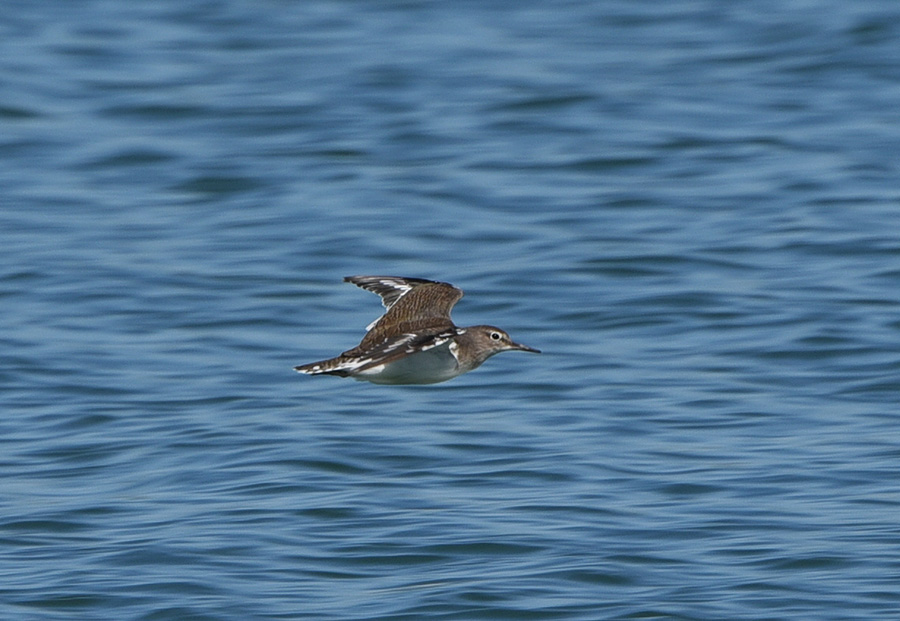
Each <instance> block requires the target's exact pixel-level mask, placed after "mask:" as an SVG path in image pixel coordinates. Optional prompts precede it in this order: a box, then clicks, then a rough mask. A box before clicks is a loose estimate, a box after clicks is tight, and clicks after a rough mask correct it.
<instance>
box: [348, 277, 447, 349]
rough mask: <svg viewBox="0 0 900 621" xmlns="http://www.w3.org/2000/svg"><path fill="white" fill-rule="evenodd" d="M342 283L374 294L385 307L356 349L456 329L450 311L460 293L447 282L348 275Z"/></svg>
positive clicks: (369, 347)
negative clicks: (423, 333)
mask: <svg viewBox="0 0 900 621" xmlns="http://www.w3.org/2000/svg"><path fill="white" fill-rule="evenodd" d="M344 280H346V281H347V282H352V283H353V284H355V285H358V286H360V287H362V288H364V289H367V290H369V291H373V292H374V293H377V294H378V295H380V296H381V298H382V301H383V302H384V305H385V306H386V307H387V311H386V312H385V313H384V315H383V316H382V317H381V318H380V319H378V320H377V321H376V322H374V323H373V324H371V325H370V326H369V331H368V333H367V334H366V336H365V338H363V340H362V342H361V343H360V344H359V346H358V347H357V348H356V349H359V350H367V349H371V348H373V347H376V346H378V345H379V344H381V343H383V342H385V341H386V340H388V339H392V338H395V337H397V336H399V335H401V334H409V333H418V332H423V331H429V332H435V331H436V332H440V331H443V330H449V329H451V328H454V327H455V326H454V325H453V321H451V319H450V309H452V308H453V305H454V304H456V303H457V302H458V301H459V299H460V298H461V297H462V296H463V292H462V291H461V290H460V289H457V288H456V287H454V286H453V285H451V284H449V283H445V282H436V281H433V280H423V279H421V278H399V277H396V276H350V277H348V278H345V279H344Z"/></svg>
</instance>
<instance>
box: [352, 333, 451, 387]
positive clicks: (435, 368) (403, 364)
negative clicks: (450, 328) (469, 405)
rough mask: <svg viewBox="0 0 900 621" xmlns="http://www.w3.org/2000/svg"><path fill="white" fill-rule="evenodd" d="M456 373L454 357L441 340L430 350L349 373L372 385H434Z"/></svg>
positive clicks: (448, 345)
mask: <svg viewBox="0 0 900 621" xmlns="http://www.w3.org/2000/svg"><path fill="white" fill-rule="evenodd" d="M459 373H460V368H459V364H458V363H457V361H456V356H454V355H453V353H452V352H451V351H450V344H449V343H445V344H444V345H440V346H438V347H435V348H433V349H429V350H427V351H423V352H419V353H417V354H411V355H409V356H404V357H403V358H400V359H399V360H396V361H394V362H392V363H390V364H387V365H378V366H375V367H372V368H370V369H366V370H365V371H360V372H359V373H357V374H356V375H354V376H353V378H354V379H358V380H363V381H367V382H372V383H373V384H436V383H438V382H444V381H446V380H448V379H451V378H454V377H456V376H457V375H459Z"/></svg>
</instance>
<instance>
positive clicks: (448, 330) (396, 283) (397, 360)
mask: <svg viewBox="0 0 900 621" xmlns="http://www.w3.org/2000/svg"><path fill="white" fill-rule="evenodd" d="M344 281H345V282H351V283H353V284H354V285H356V286H358V287H362V288H363V289H366V290H367V291H371V292H372V293H377V294H378V295H379V296H381V301H382V303H383V304H384V307H385V308H386V309H387V310H386V311H385V313H384V315H382V316H381V317H380V318H379V319H377V320H375V321H373V322H372V323H371V324H369V325H368V326H367V328H366V330H367V332H366V336H365V337H363V340H362V342H360V344H359V345H357V346H356V347H354V348H353V349H349V350H347V351H345V352H344V353H342V354H341V355H340V356H337V357H335V358H330V359H328V360H322V361H320V362H313V363H311V364H304V365H301V366H297V367H294V370H295V371H299V372H300V373H306V374H307V375H339V376H341V377H352V378H353V379H357V380H364V381H367V382H372V383H374V384H436V383H438V382H445V381H447V380H449V379H453V378H454V377H456V376H457V375H462V374H463V373H467V372H469V371H471V370H472V369H476V368H478V367H479V366H481V364H482V363H483V362H484V361H485V360H487V359H488V358H490V357H491V356H493V355H494V354H498V353H500V352H501V351H509V350H519V351H530V352H535V353H540V350H537V349H534V348H533V347H527V346H525V345H521V344H519V343H515V342H513V340H512V339H511V338H509V335H508V334H507V333H506V332H504V331H503V330H501V329H500V328H495V327H494V326H470V327H468V328H459V327H457V326H455V325H454V324H453V321H452V320H451V319H450V309H452V308H453V305H454V304H456V303H457V302H458V301H459V299H460V298H461V297H462V296H463V292H462V290H460V289H457V288H456V287H454V286H453V285H451V284H449V283H446V282H437V281H434V280H425V279H422V278H401V277H399V276H348V277H347V278H345V279H344Z"/></svg>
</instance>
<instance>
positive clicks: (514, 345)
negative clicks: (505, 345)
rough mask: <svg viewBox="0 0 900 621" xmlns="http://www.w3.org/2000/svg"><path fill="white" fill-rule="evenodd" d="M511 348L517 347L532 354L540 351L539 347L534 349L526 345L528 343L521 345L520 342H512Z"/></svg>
mask: <svg viewBox="0 0 900 621" xmlns="http://www.w3.org/2000/svg"><path fill="white" fill-rule="evenodd" d="M512 348H513V349H518V350H520V351H530V352H531V353H533V354H539V353H541V350H540V349H535V348H534V347H528V345H522V344H521V343H513V344H512Z"/></svg>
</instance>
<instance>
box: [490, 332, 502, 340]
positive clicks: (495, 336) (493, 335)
mask: <svg viewBox="0 0 900 621" xmlns="http://www.w3.org/2000/svg"><path fill="white" fill-rule="evenodd" d="M501 338H503V336H502V335H501V334H500V333H499V332H491V340H492V341H499V340H500V339H501Z"/></svg>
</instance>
